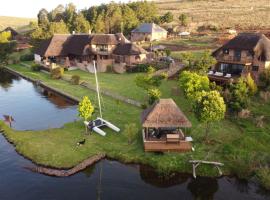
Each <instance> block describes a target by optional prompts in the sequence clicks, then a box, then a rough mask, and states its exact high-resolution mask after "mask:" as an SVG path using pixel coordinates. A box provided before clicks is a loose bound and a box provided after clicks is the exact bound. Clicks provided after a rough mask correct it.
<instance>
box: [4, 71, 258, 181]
mask: <svg viewBox="0 0 270 200" xmlns="http://www.w3.org/2000/svg"><path fill="white" fill-rule="evenodd" d="M18 71H20V70H19V69H18ZM21 71H22V72H24V71H23V70H21ZM15 72H16V71H15ZM16 73H18V74H19V72H16ZM27 75H28V74H26V75H25V76H27ZM23 76H24V75H23ZM29 76H30V77H32V78H31V79H33V80H34V81H35V79H34V78H35V77H36V76H34V75H32V74H29ZM41 80H43V79H41ZM56 86H58V85H56ZM59 88H60V90H61V87H59ZM70 88H75V86H71V87H70ZM57 90H59V89H57ZM64 91H66V92H68V90H64ZM85 93H86V92H85ZM73 94H77V93H73ZM77 96H78V97H80V95H77ZM108 103H112V102H111V100H109V102H108ZM125 109H126V108H125V107H123V110H125ZM107 111H108V113H112V112H114V110H107ZM122 112H123V111H122ZM137 112H139V111H134V113H135V114H136V116H137V114H138V113H137ZM115 115H118V114H112V115H110V117H111V118H113V117H115ZM130 119H132V120H134V119H135V118H134V117H133V116H131V117H130ZM119 122H121V123H120V124H121V125H122V127H124V125H125V123H126V121H125V120H123V121H119ZM119 122H118V123H119ZM73 127H74V130H75V131H80V130H81V129H80V127H79V126H78V124H76V123H73V124H70V125H68V126H67V127H64V128H63V129H55V130H54V132H59V134H60V135H62V134H63V135H65V134H66V133H68V132H70V131H69V130H70V128H73ZM3 128H5V127H3ZM0 129H1V127H0ZM6 131H7V132H8V133H7V135H5V134H3V135H4V136H5V138H6V139H7V138H9V139H10V140H11V141H13V142H11V143H12V144H13V146H14V147H15V149H16V152H17V153H19V154H20V155H22V156H23V157H25V158H26V159H29V158H28V157H31V156H32V153H31V152H27V151H25V150H24V149H21V145H20V143H18V138H17V136H16V130H11V129H10V130H9V129H6ZM49 131H51V129H48V130H43V131H41V132H42V133H43V134H46V135H48V134H49ZM22 134H25V135H28V134H30V135H34V134H35V133H34V132H33V131H32V132H31V131H30V133H29V132H25V133H22ZM69 139H70V140H73V137H70V138H69ZM7 140H8V139H7ZM8 141H9V140H8ZM93 141H94V142H93ZM140 141H141V138H140V137H138V138H137V142H136V143H135V144H133V145H132V146H131V147H128V146H127V144H126V141H125V140H124V138H123V137H122V136H121V137H120V138H117V137H114V136H112V137H109V138H106V139H105V140H104V139H103V138H99V137H96V136H93V138H91V139H90V140H89V143H90V144H87V147H91V148H90V149H89V150H87V154H85V155H83V154H81V153H80V152H76V154H75V155H76V156H77V155H78V156H80V157H74V159H73V158H72V160H70V162H65V160H64V158H65V157H68V155H66V154H63V156H62V155H60V154H58V155H57V156H58V161H60V163H57V162H51V161H50V160H40V159H37V162H35V161H33V160H31V159H29V160H31V161H32V162H33V163H35V164H36V165H38V166H37V167H36V168H35V169H33V170H32V171H36V172H38V169H40V171H41V173H42V172H43V174H46V172H48V173H49V174H47V175H52V176H56V175H57V174H58V172H56V171H58V170H62V171H60V172H59V174H60V176H63V177H64V176H65V174H68V173H70V171H69V170H71V169H73V170H74V168H75V169H79V167H78V165H80V164H81V163H83V162H84V161H85V162H89V163H90V165H92V164H94V163H95V162H94V160H96V162H98V160H100V159H102V158H100V159H98V157H96V156H99V155H100V153H101V154H102V153H104V154H103V155H104V157H103V158H105V157H106V158H109V159H113V160H117V161H119V162H121V163H125V164H128V163H134V164H135V163H136V164H142V165H148V166H150V167H154V168H155V169H156V171H157V172H158V173H160V174H164V175H169V174H171V173H188V174H191V171H192V165H189V163H188V162H187V161H188V159H189V158H190V156H192V155H190V154H186V155H183V154H181V155H175V154H164V155H162V156H159V155H157V154H148V153H147V154H146V153H144V152H142V150H141V149H138V148H142V146H141V144H140ZM39 142H41V143H42V142H43V139H41V138H40V141H39ZM54 143H57V142H56V141H55V140H54ZM16 144H18V147H17V146H16ZM97 144H100V145H101V144H102V145H101V147H99V145H97ZM106 145H107V146H106ZM108 145H109V146H108ZM199 145H201V146H199ZM202 145H203V144H200V143H198V144H197V148H198V146H199V147H203V146H202ZM24 146H25V145H24ZM92 147H93V148H94V149H92ZM53 148H56V145H55V146H54V147H53ZM68 148H69V147H68ZM124 149H127V150H129V151H122V150H124ZM52 150H53V149H52ZM20 152H23V153H24V154H25V155H26V156H24V154H23V153H20ZM53 153H54V152H53ZM198 153H199V154H198ZM198 153H197V154H196V155H194V156H196V158H200V156H201V155H203V154H201V153H200V152H198ZM202 153H203V152H202ZM87 155H89V156H88V157H87ZM215 155H217V156H216V158H214V159H215V160H218V161H220V162H223V163H225V167H224V168H223V169H222V171H223V173H224V176H230V175H233V174H235V175H236V176H237V175H238V177H241V178H245V179H247V180H248V179H249V178H250V177H253V176H256V174H254V172H255V171H254V172H252V173H253V174H242V169H237V170H236V171H234V168H232V165H230V163H229V162H230V160H228V159H223V158H222V157H221V156H220V155H221V154H218V153H217V154H215ZM35 156H39V155H38V154H35ZM94 156H95V157H94ZM46 157H48V156H46V155H42V156H41V158H42V159H43V158H46ZM92 157H94V158H95V159H94V158H93V159H91V158H92ZM32 158H36V157H32ZM37 158H39V157H37ZM81 158H82V159H81ZM210 160H211V159H210ZM90 161H91V162H90ZM78 163H79V164H78ZM46 164H48V165H46ZM61 166H63V168H61ZM64 166H66V167H64ZM237 166H238V165H235V167H237ZM39 167H40V168H39ZM86 167H87V166H86ZM45 168H46V169H45ZM47 170H49V171H47ZM51 170H53V171H51ZM239 170H240V171H239ZM68 171H69V172H68ZM78 171H79V170H78ZM78 171H77V172H78ZM72 172H74V171H72ZM238 172H239V173H238ZM75 173H76V172H75ZM196 173H197V175H198V176H203V177H220V176H218V175H217V171H216V169H209V168H207V166H201V167H200V168H199V169H198V171H197V172H196ZM73 174H74V173H73ZM260 182H261V181H260Z"/></svg>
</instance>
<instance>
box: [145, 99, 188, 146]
mask: <svg viewBox="0 0 270 200" xmlns="http://www.w3.org/2000/svg"><path fill="white" fill-rule="evenodd" d="M141 122H142V127H143V138H144V146H145V151H188V150H191V148H192V146H191V144H190V137H188V139H187V137H185V136H184V133H183V132H182V130H181V128H190V127H191V122H190V121H189V120H188V119H187V117H186V116H185V115H184V113H183V112H182V111H181V110H180V108H179V107H178V106H177V105H176V103H175V102H174V101H173V100H172V99H160V100H159V101H158V102H156V103H155V104H154V105H152V106H151V107H150V108H148V109H146V110H144V111H143V113H142V116H141Z"/></svg>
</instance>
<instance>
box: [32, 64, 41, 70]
mask: <svg viewBox="0 0 270 200" xmlns="http://www.w3.org/2000/svg"><path fill="white" fill-rule="evenodd" d="M31 70H32V71H34V72H38V71H40V70H41V67H40V65H38V64H36V63H33V64H32V65H31Z"/></svg>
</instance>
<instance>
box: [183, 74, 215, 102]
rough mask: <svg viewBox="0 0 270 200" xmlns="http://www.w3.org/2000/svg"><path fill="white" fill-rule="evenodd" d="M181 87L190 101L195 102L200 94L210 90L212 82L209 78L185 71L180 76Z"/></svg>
mask: <svg viewBox="0 0 270 200" xmlns="http://www.w3.org/2000/svg"><path fill="white" fill-rule="evenodd" d="M179 85H180V87H181V88H182V89H183V90H184V93H185V95H186V96H187V98H188V99H190V100H194V98H195V97H196V95H197V94H198V92H201V91H203V90H204V91H209V90H210V81H209V79H208V77H207V76H202V75H199V74H197V73H195V72H189V71H183V72H182V73H181V74H180V77H179Z"/></svg>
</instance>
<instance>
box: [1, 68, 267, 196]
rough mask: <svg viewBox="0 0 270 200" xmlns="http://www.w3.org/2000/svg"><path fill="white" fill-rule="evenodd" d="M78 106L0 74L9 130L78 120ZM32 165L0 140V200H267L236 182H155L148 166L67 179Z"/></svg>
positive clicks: (108, 168) (108, 166)
mask: <svg viewBox="0 0 270 200" xmlns="http://www.w3.org/2000/svg"><path fill="white" fill-rule="evenodd" d="M76 113H77V112H76V106H75V105H73V104H72V103H71V102H68V101H67V100H64V99H63V98H60V97H59V96H55V95H52V94H48V93H47V92H44V91H43V90H42V89H41V88H37V87H36V86H34V85H33V84H32V83H30V82H28V81H26V80H23V79H18V78H16V77H14V76H12V75H10V74H8V73H3V72H1V71H0V118H1V119H2V115H12V117H13V118H14V119H15V122H14V123H13V127H14V128H16V129H19V130H27V129H31V130H33V129H34V130H37V129H45V128H49V127H61V126H62V125H63V124H64V123H66V122H70V121H73V120H76V119H77V117H76ZM31 166H33V164H32V163H31V162H30V161H28V160H26V159H24V158H23V157H22V156H20V155H18V154H17V153H16V152H15V150H14V148H13V146H12V145H11V144H9V143H8V142H7V141H6V140H5V138H4V137H3V136H2V135H0V200H58V199H64V200H69V199H81V200H84V199H91V200H92V199H117V200H120V199H127V200H128V199H140V200H143V199H146V200H151V199H155V200H160V199H166V200H167V199H168V200H170V199H172V200H174V199H177V200H179V199H224V200H225V199H226V200H227V199H270V193H268V192H267V191H265V190H263V189H261V188H260V187H258V185H256V184H255V183H252V182H248V181H242V180H238V179H235V178H228V177H223V178H220V179H212V178H204V177H201V178H197V179H196V180H194V179H192V178H191V177H190V176H188V175H180V174H176V175H175V176H173V177H171V178H170V179H168V178H164V177H159V176H158V175H157V174H156V173H155V171H154V170H153V169H151V168H149V167H146V166H139V165H124V164H121V163H119V162H116V161H110V160H103V161H101V162H99V163H97V164H96V165H95V166H92V167H89V168H87V169H86V170H84V171H82V172H80V173H78V174H76V175H74V176H71V177H67V178H56V177H49V176H45V175H41V174H37V173H32V172H31V171H29V170H28V169H27V168H28V167H31Z"/></svg>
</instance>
